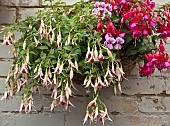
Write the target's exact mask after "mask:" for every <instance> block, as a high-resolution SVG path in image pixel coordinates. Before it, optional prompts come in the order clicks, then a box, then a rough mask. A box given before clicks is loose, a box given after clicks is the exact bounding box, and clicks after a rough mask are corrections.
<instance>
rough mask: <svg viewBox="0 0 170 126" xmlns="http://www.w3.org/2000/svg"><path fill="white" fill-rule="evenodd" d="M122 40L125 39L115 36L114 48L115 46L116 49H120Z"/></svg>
mask: <svg viewBox="0 0 170 126" xmlns="http://www.w3.org/2000/svg"><path fill="white" fill-rule="evenodd" d="M124 42H125V40H124V39H123V38H121V37H117V38H116V45H115V46H114V48H115V49H116V50H119V49H121V48H122V45H121V44H123V43H124Z"/></svg>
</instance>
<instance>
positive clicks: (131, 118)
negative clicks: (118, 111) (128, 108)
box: [113, 114, 169, 126]
mask: <svg viewBox="0 0 170 126" xmlns="http://www.w3.org/2000/svg"><path fill="white" fill-rule="evenodd" d="M113 122H114V126H169V125H168V122H169V117H168V116H164V115H162V116H157V115H142V114H140V115H133V114H131V115H116V116H113Z"/></svg>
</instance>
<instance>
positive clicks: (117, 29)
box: [1, 0, 170, 124]
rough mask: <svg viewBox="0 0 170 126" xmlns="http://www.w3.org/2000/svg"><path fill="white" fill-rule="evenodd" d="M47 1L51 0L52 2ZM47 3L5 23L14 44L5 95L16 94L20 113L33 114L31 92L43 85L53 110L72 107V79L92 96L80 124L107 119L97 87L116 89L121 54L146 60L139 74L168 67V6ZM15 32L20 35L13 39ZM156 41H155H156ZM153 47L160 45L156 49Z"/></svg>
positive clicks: (142, 0)
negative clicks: (9, 24) (19, 96)
mask: <svg viewBox="0 0 170 126" xmlns="http://www.w3.org/2000/svg"><path fill="white" fill-rule="evenodd" d="M50 1H51V0H50ZM61 5H64V3H63V2H57V3H56V4H51V5H49V6H48V7H47V8H48V9H45V10H43V11H39V12H37V16H36V17H32V16H31V17H28V18H27V19H25V20H21V21H18V22H17V23H16V24H13V25H11V26H9V27H4V28H3V31H4V32H5V35H4V42H3V44H4V45H7V46H10V45H12V50H13V54H14V58H13V64H12V66H11V68H10V70H9V73H8V76H7V79H6V88H5V93H4V96H3V97H2V98H1V100H3V99H8V98H10V97H12V96H13V95H15V94H16V93H20V94H21V95H22V96H23V98H22V101H21V106H20V109H19V111H25V112H31V111H32V109H33V95H34V94H35V93H40V92H41V90H40V89H42V88H44V89H45V90H48V91H51V99H52V103H51V106H50V108H51V111H54V109H55V108H56V106H62V107H63V109H64V110H67V109H70V107H71V106H73V107H74V103H72V102H71V97H72V96H73V95H74V93H73V90H74V89H75V86H74V84H75V83H77V82H76V81H75V80H76V78H77V77H79V75H81V76H82V77H83V80H82V81H81V82H79V83H81V84H82V85H83V86H84V87H85V88H86V90H87V92H91V93H92V94H93V99H92V100H91V101H90V102H89V104H88V105H87V108H86V115H85V118H84V123H86V122H88V121H90V122H96V121H97V120H101V121H102V123H103V124H104V123H105V120H111V119H110V117H109V115H108V110H107V107H106V106H105V104H104V103H103V102H102V101H101V100H100V95H101V93H102V92H101V90H102V89H103V88H106V87H113V89H114V92H115V94H116V92H117V88H118V89H119V91H120V92H122V90H121V81H122V80H123V78H124V75H125V72H124V69H123V68H125V66H124V63H123V58H124V57H126V58H127V59H128V60H134V61H138V60H144V66H141V67H140V68H139V70H140V72H139V73H140V76H142V77H148V76H151V75H152V74H153V73H154V72H155V70H156V69H158V70H159V71H160V72H162V71H165V70H167V69H169V68H170V62H169V61H168V60H169V55H168V53H167V52H166V50H165V47H164V46H165V44H166V43H167V39H168V37H170V5H169V4H165V5H162V6H160V7H158V8H157V9H155V2H153V1H152V0H104V1H103V2H95V3H94V2H78V3H76V4H74V5H72V6H61ZM14 31H18V32H20V33H21V34H22V35H21V38H20V39H19V40H18V41H15V39H14ZM157 43H158V44H157ZM157 45H159V46H158V47H157Z"/></svg>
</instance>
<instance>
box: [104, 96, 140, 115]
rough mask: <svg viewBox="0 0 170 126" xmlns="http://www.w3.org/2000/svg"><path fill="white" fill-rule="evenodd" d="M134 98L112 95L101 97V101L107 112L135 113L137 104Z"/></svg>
mask: <svg viewBox="0 0 170 126" xmlns="http://www.w3.org/2000/svg"><path fill="white" fill-rule="evenodd" d="M135 100H136V98H134V97H120V96H113V95H102V96H101V101H102V102H103V103H104V104H106V106H107V108H108V111H109V112H114V111H116V112H119V113H135V112H136V111H137V109H138V108H137V104H136V103H135Z"/></svg>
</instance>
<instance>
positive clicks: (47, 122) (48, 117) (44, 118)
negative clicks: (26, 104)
mask: <svg viewBox="0 0 170 126" xmlns="http://www.w3.org/2000/svg"><path fill="white" fill-rule="evenodd" d="M0 122H1V126H56V125H57V126H64V114H62V113H49V114H45V113H40V114H31V115H30V114H9V113H7V114H0Z"/></svg>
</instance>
